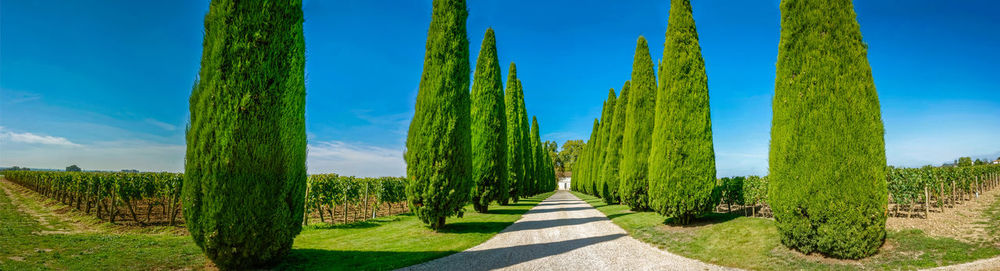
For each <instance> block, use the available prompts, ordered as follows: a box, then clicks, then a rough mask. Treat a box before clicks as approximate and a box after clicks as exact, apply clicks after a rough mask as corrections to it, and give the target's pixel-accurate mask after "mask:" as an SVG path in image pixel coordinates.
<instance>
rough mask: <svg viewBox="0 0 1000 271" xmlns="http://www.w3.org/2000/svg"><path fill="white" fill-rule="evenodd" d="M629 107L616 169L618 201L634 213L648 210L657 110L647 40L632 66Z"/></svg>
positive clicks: (642, 41)
mask: <svg viewBox="0 0 1000 271" xmlns="http://www.w3.org/2000/svg"><path fill="white" fill-rule="evenodd" d="M630 82H631V83H632V85H631V93H629V100H628V107H627V108H625V119H626V121H625V130H624V131H623V132H622V150H621V164H620V165H619V182H620V187H619V189H618V193H619V197H621V201H622V203H624V204H626V205H628V206H629V207H632V209H633V210H637V211H638V210H645V209H648V208H649V203H648V199H647V192H646V190H647V189H648V188H649V178H648V173H649V167H648V165H649V161H648V158H649V148H650V143H651V139H652V132H653V120H654V117H655V116H654V114H655V112H654V108H655V106H656V74H654V71H653V59H652V58H651V57H650V56H649V46H648V45H647V44H646V38H644V37H642V36H639V40H638V41H637V42H636V47H635V59H634V61H633V63H632V80H631V81H630Z"/></svg>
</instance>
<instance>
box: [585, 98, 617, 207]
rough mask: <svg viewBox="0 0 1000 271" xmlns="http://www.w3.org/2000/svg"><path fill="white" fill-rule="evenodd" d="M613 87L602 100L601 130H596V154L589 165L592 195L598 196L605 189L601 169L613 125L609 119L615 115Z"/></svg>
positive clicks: (605, 183) (601, 195) (601, 194)
mask: <svg viewBox="0 0 1000 271" xmlns="http://www.w3.org/2000/svg"><path fill="white" fill-rule="evenodd" d="M616 98H617V97H615V89H613V88H612V89H610V90H608V98H607V99H606V100H605V102H604V112H603V113H601V123H602V125H601V130H600V132H598V134H597V136H598V138H597V141H598V142H599V143H598V145H597V150H598V154H597V156H596V157H594V164H593V165H591V168H593V172H594V174H593V175H594V195H596V196H598V197H603V196H604V194H605V193H604V191H605V190H607V187H606V186H607V182H606V181H605V180H604V178H601V177H603V176H604V174H603V172H602V170H603V169H604V159H605V156H607V146H608V138H610V137H611V135H610V134H611V128H612V126H613V125H614V124H613V123H611V121H612V120H613V119H614V116H615V102H616Z"/></svg>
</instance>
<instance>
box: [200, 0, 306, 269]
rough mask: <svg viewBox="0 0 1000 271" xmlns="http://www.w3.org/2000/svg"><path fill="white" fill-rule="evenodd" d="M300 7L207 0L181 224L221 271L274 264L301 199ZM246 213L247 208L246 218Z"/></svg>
mask: <svg viewBox="0 0 1000 271" xmlns="http://www.w3.org/2000/svg"><path fill="white" fill-rule="evenodd" d="M302 22H303V13H302V2H301V1H297V0H292V1H286V2H284V3H283V4H281V5H276V4H273V3H269V2H267V1H234V0H213V1H212V2H211V4H210V5H209V10H208V14H207V15H205V32H204V33H205V36H204V43H203V44H204V50H203V51H202V59H201V71H200V73H199V78H200V82H198V83H197V84H196V85H195V87H194V88H193V90H192V92H191V97H190V116H191V119H190V126H189V127H188V130H187V135H186V140H187V153H186V155H185V166H184V181H183V182H184V184H183V186H182V187H183V188H182V189H183V191H182V195H183V210H184V211H183V214H184V218H185V219H186V226H187V229H188V231H189V232H190V233H191V237H192V238H193V239H194V241H195V243H196V244H197V245H198V246H199V247H201V249H202V251H204V253H205V255H206V256H207V257H208V259H210V260H212V262H214V263H215V265H216V266H218V267H219V268H221V269H245V268H251V267H256V266H261V265H264V264H268V263H272V262H274V261H275V260H276V259H279V258H280V257H282V256H284V255H285V254H287V253H288V251H289V250H290V249H291V247H292V241H293V239H294V238H295V236H296V235H298V234H299V232H300V231H301V229H302V217H303V212H304V207H305V190H306V133H305V98H306V91H305V51H306V48H305V39H304V36H303V32H302ZM248 207H252V208H248Z"/></svg>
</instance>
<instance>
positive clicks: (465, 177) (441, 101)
mask: <svg viewBox="0 0 1000 271" xmlns="http://www.w3.org/2000/svg"><path fill="white" fill-rule="evenodd" d="M433 6H434V7H433V12H432V14H431V25H430V30H428V31H427V52H426V54H425V55H424V71H423V74H422V75H421V77H420V88H419V90H418V92H417V103H416V110H415V111H414V114H413V120H412V122H410V130H409V132H408V135H407V137H406V153H405V155H404V157H405V158H406V165H407V166H406V173H407V178H409V184H408V185H407V187H406V197H407V200H408V201H409V205H410V210H413V213H414V214H416V216H417V217H418V218H420V220H421V221H423V222H424V223H425V224H429V225H430V227H431V228H433V229H441V227H442V226H444V223H445V218H447V217H449V216H452V215H456V214H457V215H459V216H461V215H462V211H463V207H464V206H465V204H466V203H468V202H469V192H470V189H471V187H472V155H471V152H472V143H471V142H470V140H471V135H470V134H471V133H470V131H469V130H470V129H469V128H470V124H471V121H470V117H469V115H470V112H469V41H468V39H467V38H466V31H465V19H466V17H468V11H467V10H466V7H465V1H463V0H435V1H434V3H433Z"/></svg>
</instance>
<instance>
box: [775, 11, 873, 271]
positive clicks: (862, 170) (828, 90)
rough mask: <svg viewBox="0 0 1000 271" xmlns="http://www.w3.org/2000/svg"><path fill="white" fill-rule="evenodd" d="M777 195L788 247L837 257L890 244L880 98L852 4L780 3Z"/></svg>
mask: <svg viewBox="0 0 1000 271" xmlns="http://www.w3.org/2000/svg"><path fill="white" fill-rule="evenodd" d="M781 15H782V16H781V41H780V43H779V47H778V63H777V76H776V78H777V79H776V81H775V90H774V101H773V102H772V104H773V107H774V109H773V114H774V115H773V120H772V122H771V149H770V155H769V164H770V170H769V171H770V175H769V176H768V180H769V182H770V189H769V190H770V191H769V193H770V196H769V198H768V201H769V202H768V203H769V204H771V208H773V210H774V217H775V221H776V222H777V227H778V231H779V232H780V234H781V242H782V243H783V244H784V245H786V246H788V247H790V248H794V249H797V250H799V251H802V252H804V253H809V252H820V253H823V254H826V255H829V256H833V257H837V258H850V259H856V258H862V257H866V256H869V255H872V254H874V253H875V252H877V251H878V248H879V247H880V246H881V245H882V244H883V242H884V240H885V235H886V232H885V220H886V215H885V210H886V204H887V203H886V194H887V193H888V192H887V187H886V174H885V167H886V158H885V141H884V130H883V126H882V117H881V112H880V105H879V101H878V94H877V92H876V90H875V83H874V81H873V80H872V72H871V66H870V65H869V64H868V57H867V54H868V52H867V46H866V45H865V43H864V41H862V36H861V30H860V26H859V25H858V22H857V20H856V15H855V13H854V6H853V4H852V3H851V1H850V0H815V1H813V0H811V1H804V0H783V1H781Z"/></svg>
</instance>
